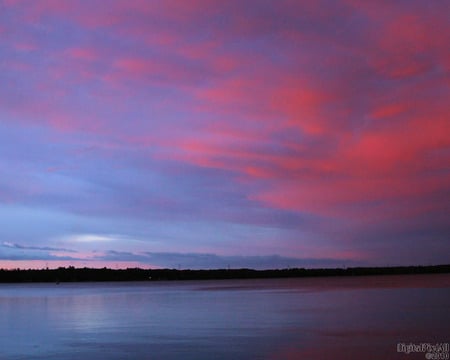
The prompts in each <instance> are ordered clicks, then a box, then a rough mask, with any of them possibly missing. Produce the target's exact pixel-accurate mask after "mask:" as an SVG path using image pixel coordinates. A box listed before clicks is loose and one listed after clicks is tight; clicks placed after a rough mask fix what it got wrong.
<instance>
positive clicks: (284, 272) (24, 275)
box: [0, 264, 450, 283]
mask: <svg viewBox="0 0 450 360" xmlns="http://www.w3.org/2000/svg"><path fill="white" fill-rule="evenodd" d="M439 273H441V274H442V273H450V264H447V265H430V266H395V267H392V266H391V267H352V268H334V269H332V268H325V269H305V268H289V269H272V270H254V269H246V268H244V269H210V270H177V269H140V268H128V269H109V268H102V269H97V268H87V267H84V268H75V267H72V266H70V267H60V268H57V269H41V270H33V269H28V270H25V269H14V270H5V269H0V283H30V282H56V283H59V282H88V281H164V280H222V279H264V278H298V277H318V276H366V275H401V274H439Z"/></svg>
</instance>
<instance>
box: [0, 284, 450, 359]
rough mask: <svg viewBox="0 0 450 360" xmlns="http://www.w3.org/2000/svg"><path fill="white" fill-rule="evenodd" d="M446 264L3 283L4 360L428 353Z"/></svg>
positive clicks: (443, 316) (445, 321)
mask: <svg viewBox="0 0 450 360" xmlns="http://www.w3.org/2000/svg"><path fill="white" fill-rule="evenodd" d="M449 340H450V275H405V276H374V277H355V278H348V277H347V278H316V279H268V280H223V281H190V282H147V283H85V284H83V283H82V284H60V285H55V284H13V285H6V284H0V359H46V360H47V359H58V360H65V359H83V360H89V359H303V358H304V359H405V360H411V359H425V356H424V353H419V354H410V355H406V354H403V353H398V352H397V343H399V342H404V343H410V342H411V343H422V342H432V343H436V342H449Z"/></svg>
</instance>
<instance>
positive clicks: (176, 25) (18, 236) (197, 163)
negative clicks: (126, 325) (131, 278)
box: [0, 0, 450, 268]
mask: <svg viewBox="0 0 450 360" xmlns="http://www.w3.org/2000/svg"><path fill="white" fill-rule="evenodd" d="M449 4H450V3H449V2H448V1H438V0H428V1H423V0H420V1H414V0H405V1H402V0H398V1H392V0H386V1H384V0H377V1H358V0H342V1H300V0H299V1H279V0H277V1H275V0H274V1H264V0H260V1H256V0H246V1H242V0H241V1H229V0H227V1H196V0H189V1H141V0H131V1H126V0H123V1H112V0H109V1H104V0H86V1H83V0H76V1H62V0H54V1H53V0H36V1H33V0H29V1H20V0H17V1H16V0H0V268H2V267H3V268H17V267H20V268H31V267H33V268H34V267H45V266H48V267H56V266H68V265H73V266H77V267H78V266H88V267H94V266H95V267H98V266H101V267H103V266H110V267H120V268H123V267H130V266H131V267H134V266H140V267H170V268H226V267H228V266H229V267H234V268H235V267H251V268H285V267H342V266H344V267H347V266H361V265H363V266H366V265H367V266H372V265H415V264H418V265H429V264H442V263H450V216H449V214H450V120H449V116H450V115H449V114H450V89H449V86H450V77H449V73H450V46H449V44H450V26H449V18H450V6H449Z"/></svg>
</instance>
